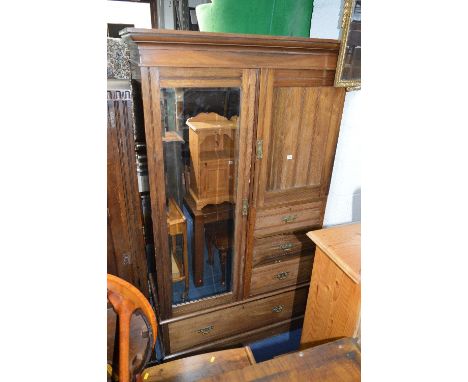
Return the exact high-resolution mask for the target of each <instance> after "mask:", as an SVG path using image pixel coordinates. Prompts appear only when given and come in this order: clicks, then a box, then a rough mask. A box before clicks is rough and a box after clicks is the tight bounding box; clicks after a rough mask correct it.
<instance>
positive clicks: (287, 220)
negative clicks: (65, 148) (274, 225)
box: [281, 215, 297, 223]
mask: <svg viewBox="0 0 468 382" xmlns="http://www.w3.org/2000/svg"><path fill="white" fill-rule="evenodd" d="M296 218H297V215H287V216H284V217H283V218H282V219H281V220H282V221H284V222H285V223H291V222H293V221H294V220H296Z"/></svg>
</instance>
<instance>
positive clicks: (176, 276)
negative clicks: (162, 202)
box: [167, 198, 189, 300]
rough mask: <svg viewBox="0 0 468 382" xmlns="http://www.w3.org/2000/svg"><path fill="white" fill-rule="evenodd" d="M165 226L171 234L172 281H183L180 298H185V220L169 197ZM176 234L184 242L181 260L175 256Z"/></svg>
mask: <svg viewBox="0 0 468 382" xmlns="http://www.w3.org/2000/svg"><path fill="white" fill-rule="evenodd" d="M167 227H168V232H169V235H170V236H171V243H170V247H171V248H170V250H171V263H172V282H173V283H176V282H179V281H184V282H185V290H184V292H183V294H182V300H185V299H186V298H187V296H188V292H189V269H188V250H187V221H186V219H185V216H184V214H183V212H182V210H181V209H180V208H179V206H178V205H177V203H176V201H175V200H174V199H173V198H170V199H169V206H168V210H167ZM177 235H182V238H183V241H184V244H183V250H182V262H181V261H180V260H179V258H178V257H177V240H176V238H177Z"/></svg>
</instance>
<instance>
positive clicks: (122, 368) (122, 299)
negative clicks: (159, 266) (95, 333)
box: [107, 274, 158, 382]
mask: <svg viewBox="0 0 468 382" xmlns="http://www.w3.org/2000/svg"><path fill="white" fill-rule="evenodd" d="M107 299H108V301H109V302H110V304H111V305H112V307H113V308H114V310H115V312H116V313H117V316H118V324H119V330H118V338H119V341H118V350H119V362H118V365H119V367H118V376H119V381H120V382H130V374H131V372H133V373H134V374H138V373H139V372H140V371H141V370H142V369H143V367H144V366H145V363H146V362H147V359H146V360H141V362H140V364H141V365H139V367H136V368H135V367H132V369H131V368H130V358H131V357H130V322H131V318H132V315H133V314H134V313H135V312H137V311H138V312H142V313H143V315H144V316H145V318H146V321H147V323H148V326H149V327H150V341H149V343H150V351H149V352H148V354H149V355H150V354H151V350H152V349H154V346H155V344H156V336H157V334H158V330H157V325H156V315H155V314H154V311H153V308H152V307H151V305H150V304H149V302H148V300H147V299H146V298H145V296H144V295H143V293H141V292H140V291H139V290H138V289H137V288H135V287H134V286H133V285H132V284H130V283H128V282H127V281H125V280H122V279H121V278H119V277H117V276H113V275H109V274H108V275H107ZM140 333H141V332H140ZM132 358H133V357H132ZM132 366H134V365H133V362H132ZM111 374H112V373H111Z"/></svg>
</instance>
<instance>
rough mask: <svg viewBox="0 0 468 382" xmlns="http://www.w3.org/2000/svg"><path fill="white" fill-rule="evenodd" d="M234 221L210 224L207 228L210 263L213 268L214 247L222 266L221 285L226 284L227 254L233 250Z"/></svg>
mask: <svg viewBox="0 0 468 382" xmlns="http://www.w3.org/2000/svg"><path fill="white" fill-rule="evenodd" d="M231 225H232V220H227V221H223V222H215V223H209V224H206V226H205V236H206V247H207V249H208V263H209V264H210V265H211V266H213V265H214V259H213V247H214V248H215V249H217V250H218V254H219V262H220V265H221V285H225V284H226V267H227V261H226V258H227V254H228V251H229V250H230V249H231V248H232V243H233V237H232V232H233V230H232V227H231Z"/></svg>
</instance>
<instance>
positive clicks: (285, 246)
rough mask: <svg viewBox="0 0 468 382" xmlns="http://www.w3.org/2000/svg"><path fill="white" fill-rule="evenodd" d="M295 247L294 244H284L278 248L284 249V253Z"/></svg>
mask: <svg viewBox="0 0 468 382" xmlns="http://www.w3.org/2000/svg"><path fill="white" fill-rule="evenodd" d="M293 246H294V245H293V243H284V244H280V245H278V248H280V249H282V250H283V251H289V250H290V249H291V248H292V247H293Z"/></svg>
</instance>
